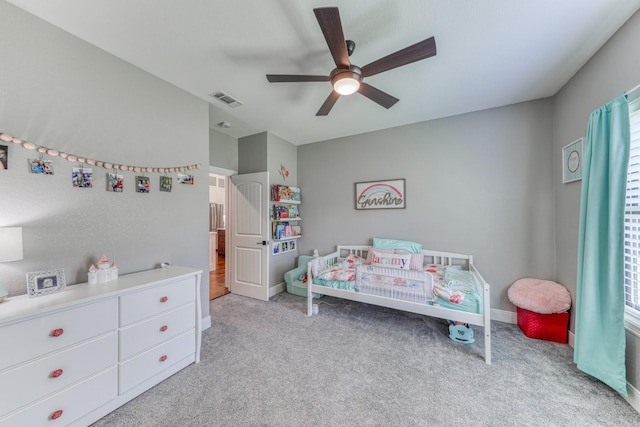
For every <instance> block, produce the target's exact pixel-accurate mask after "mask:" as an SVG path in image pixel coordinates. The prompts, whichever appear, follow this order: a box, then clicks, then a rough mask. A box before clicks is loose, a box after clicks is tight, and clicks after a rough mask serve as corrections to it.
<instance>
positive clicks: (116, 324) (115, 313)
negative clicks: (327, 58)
mask: <svg viewBox="0 0 640 427" xmlns="http://www.w3.org/2000/svg"><path fill="white" fill-rule="evenodd" d="M201 275H202V271H201V270H197V269H192V268H186V267H177V266H172V267H169V268H167V269H164V270H163V269H156V270H149V271H143V272H140V273H134V274H129V275H124V276H120V277H119V279H118V280H114V281H111V282H107V283H100V284H96V285H87V284H79V285H74V286H69V287H67V289H66V290H65V291H63V292H60V293H57V294H52V295H47V296H42V297H38V298H28V297H27V296H26V295H21V296H18V297H11V298H8V299H7V300H5V302H4V303H2V304H0V427H16V426H29V427H38V426H69V425H71V426H86V425H89V424H91V423H92V422H94V421H96V420H98V419H100V418H101V417H103V416H104V415H106V414H108V413H109V412H111V411H113V410H114V409H116V408H118V407H119V406H121V405H123V404H124V403H126V402H128V401H129V400H131V399H133V398H134V397H136V396H138V395H139V394H141V393H143V392H144V391H146V390H148V389H149V388H151V387H153V386H154V385H156V384H158V383H159V382H161V381H163V380H164V379H166V378H168V377H169V376H171V375H173V374H174V373H176V372H178V371H179V370H181V369H183V368H184V367H186V366H188V365H190V364H191V363H194V362H195V363H198V362H199V361H200V343H201V331H202V329H201V317H202V315H201V310H200V279H201Z"/></svg>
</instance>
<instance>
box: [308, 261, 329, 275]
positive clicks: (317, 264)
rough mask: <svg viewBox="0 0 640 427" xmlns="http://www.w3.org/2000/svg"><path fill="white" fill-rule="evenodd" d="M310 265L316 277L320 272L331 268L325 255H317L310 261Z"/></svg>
mask: <svg viewBox="0 0 640 427" xmlns="http://www.w3.org/2000/svg"><path fill="white" fill-rule="evenodd" d="M309 266H310V267H311V274H312V275H313V276H314V277H315V276H318V275H319V274H320V273H322V272H325V271H327V270H329V264H327V262H326V261H325V260H324V258H323V257H317V258H314V259H312V260H311V261H309Z"/></svg>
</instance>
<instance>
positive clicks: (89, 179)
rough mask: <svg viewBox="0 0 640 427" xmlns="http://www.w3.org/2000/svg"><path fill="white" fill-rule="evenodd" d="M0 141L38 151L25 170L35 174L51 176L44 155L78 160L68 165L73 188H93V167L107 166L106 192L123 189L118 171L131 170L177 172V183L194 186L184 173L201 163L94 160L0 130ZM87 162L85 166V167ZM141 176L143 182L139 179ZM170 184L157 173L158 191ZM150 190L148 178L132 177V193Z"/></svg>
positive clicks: (3, 155)
mask: <svg viewBox="0 0 640 427" xmlns="http://www.w3.org/2000/svg"><path fill="white" fill-rule="evenodd" d="M0 143H13V144H16V145H18V146H20V147H22V148H24V149H27V150H35V151H36V152H38V153H39V154H40V157H39V158H37V159H35V158H34V159H28V167H29V172H30V173H32V174H37V175H53V174H54V168H53V161H52V160H51V159H45V158H43V156H44V155H45V154H47V155H49V156H52V157H60V158H61V159H63V160H67V161H69V162H72V163H78V165H77V166H76V167H73V168H72V174H71V178H72V185H73V187H74V188H92V187H93V168H92V167H94V166H95V167H101V168H104V169H107V170H108V172H107V175H106V178H107V182H106V191H108V192H114V193H122V192H123V191H124V176H123V175H121V174H119V173H118V172H123V171H131V172H138V173H161V174H166V173H177V174H178V182H179V183H181V184H189V185H194V183H195V178H194V176H193V175H191V174H186V173H184V172H188V171H190V170H194V169H200V168H201V166H202V165H201V164H200V163H196V164H193V165H188V166H174V167H143V166H129V165H123V164H115V163H110V162H105V161H101V160H94V159H90V158H86V157H80V156H77V155H74V154H70V153H65V152H61V151H58V150H56V149H53V148H47V147H44V146H40V145H36V144H34V143H32V142H29V141H25V140H22V139H20V138H17V137H15V136H12V135H10V134H8V133H1V132H0ZM86 165H88V167H87V166H86ZM8 168H9V145H8V144H7V145H4V144H0V170H6V169H8ZM141 179H143V181H142V182H141ZM172 187H173V178H171V177H169V176H166V175H162V176H160V184H159V189H160V191H162V192H167V193H170V192H171V189H172ZM149 191H150V178H148V177H145V176H136V192H140V193H148V192H149Z"/></svg>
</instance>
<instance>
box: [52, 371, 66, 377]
mask: <svg viewBox="0 0 640 427" xmlns="http://www.w3.org/2000/svg"><path fill="white" fill-rule="evenodd" d="M63 372H64V371H63V370H62V369H56V370H55V371H53V372H51V378H58V377H59V376H60V375H62V373H63Z"/></svg>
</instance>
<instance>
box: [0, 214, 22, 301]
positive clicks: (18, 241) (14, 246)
mask: <svg viewBox="0 0 640 427" xmlns="http://www.w3.org/2000/svg"><path fill="white" fill-rule="evenodd" d="M21 259H22V227H5V228H0V262H9V261H19V260H21ZM6 296H7V288H5V287H4V285H3V284H2V283H1V282H0V302H2V301H4V299H5V297H6Z"/></svg>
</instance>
